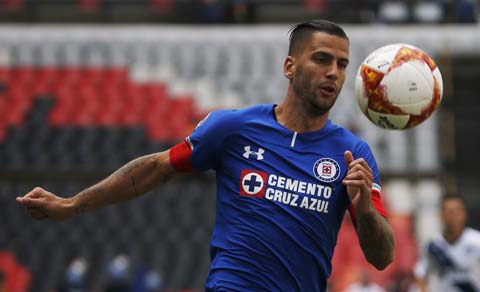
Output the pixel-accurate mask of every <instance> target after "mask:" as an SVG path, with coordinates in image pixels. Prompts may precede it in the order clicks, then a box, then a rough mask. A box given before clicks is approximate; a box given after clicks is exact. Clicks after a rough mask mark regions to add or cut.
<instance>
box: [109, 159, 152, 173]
mask: <svg viewBox="0 0 480 292" xmlns="http://www.w3.org/2000/svg"><path fill="white" fill-rule="evenodd" d="M152 155H153V154H152ZM152 155H147V156H144V157H140V158H137V159H135V160H133V161H131V162H129V163H127V164H126V165H125V166H123V167H121V168H120V169H118V170H117V171H116V172H114V173H113V174H115V175H120V176H126V175H130V174H131V173H132V172H133V171H134V170H136V169H138V168H140V167H142V166H143V165H145V164H147V163H149V162H150V161H151V159H152V158H153V157H152ZM155 168H157V162H156V161H155V163H154V165H153V169H155Z"/></svg>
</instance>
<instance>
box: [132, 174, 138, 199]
mask: <svg viewBox="0 0 480 292" xmlns="http://www.w3.org/2000/svg"><path fill="white" fill-rule="evenodd" d="M130 179H131V180H132V187H133V190H134V191H135V196H137V197H139V196H140V193H139V192H138V190H137V186H136V185H135V178H134V177H133V176H131V177H130Z"/></svg>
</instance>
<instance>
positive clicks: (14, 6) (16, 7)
mask: <svg viewBox="0 0 480 292" xmlns="http://www.w3.org/2000/svg"><path fill="white" fill-rule="evenodd" d="M2 6H3V8H4V9H5V11H10V12H18V11H22V10H23V9H24V7H25V1H24V0H3V5H2Z"/></svg>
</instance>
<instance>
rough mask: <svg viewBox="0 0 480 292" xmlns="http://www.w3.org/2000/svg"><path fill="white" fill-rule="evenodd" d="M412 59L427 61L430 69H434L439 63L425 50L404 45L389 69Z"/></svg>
mask: <svg viewBox="0 0 480 292" xmlns="http://www.w3.org/2000/svg"><path fill="white" fill-rule="evenodd" d="M412 60H418V61H422V62H425V63H426V64H427V65H428V66H429V67H430V70H431V71H433V70H434V69H435V68H436V67H437V65H436V64H435V62H434V61H433V60H432V58H430V56H428V55H427V54H426V53H425V52H424V51H422V50H420V49H418V48H416V47H414V46H410V45H404V46H403V47H402V48H400V49H399V50H398V53H397V55H396V56H395V59H394V60H393V62H392V66H390V69H389V71H391V70H393V69H394V68H395V67H397V66H400V65H401V64H403V63H405V62H409V61H412Z"/></svg>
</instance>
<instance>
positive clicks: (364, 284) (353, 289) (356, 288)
mask: <svg viewBox="0 0 480 292" xmlns="http://www.w3.org/2000/svg"><path fill="white" fill-rule="evenodd" d="M344 292H385V289H383V288H382V287H381V286H380V285H378V284H376V283H375V282H373V281H372V276H371V275H370V273H369V272H368V271H363V272H362V273H361V275H360V281H359V282H357V283H353V284H352V285H350V286H348V288H347V289H346V290H345V291H344Z"/></svg>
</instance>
